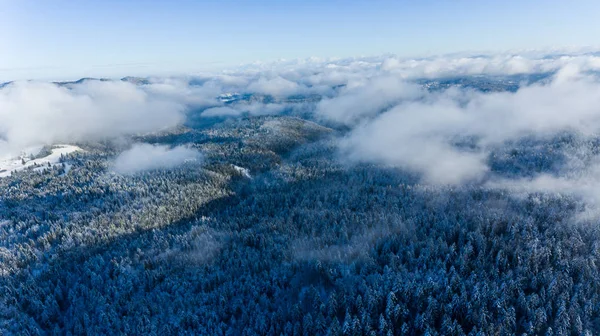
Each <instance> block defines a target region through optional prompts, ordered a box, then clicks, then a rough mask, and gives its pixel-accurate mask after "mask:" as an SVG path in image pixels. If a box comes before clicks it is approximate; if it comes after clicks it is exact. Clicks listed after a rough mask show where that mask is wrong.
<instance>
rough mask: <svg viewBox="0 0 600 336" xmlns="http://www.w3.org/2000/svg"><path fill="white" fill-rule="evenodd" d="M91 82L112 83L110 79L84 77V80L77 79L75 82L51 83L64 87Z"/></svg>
mask: <svg viewBox="0 0 600 336" xmlns="http://www.w3.org/2000/svg"><path fill="white" fill-rule="evenodd" d="M92 81H100V82H110V81H112V79H108V78H91V77H84V78H81V79H78V80H76V81H65V82H52V83H54V84H56V85H59V86H64V85H73V84H82V83H84V82H92Z"/></svg>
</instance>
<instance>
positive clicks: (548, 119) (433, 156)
mask: <svg viewBox="0 0 600 336" xmlns="http://www.w3.org/2000/svg"><path fill="white" fill-rule="evenodd" d="M372 82H374V81H372ZM365 91H368V89H363V90H362V91H358V92H356V93H355V94H354V96H353V97H355V99H354V100H352V101H353V103H349V104H346V105H343V104H339V105H338V106H336V108H337V109H331V110H329V111H327V112H328V114H325V115H328V116H331V118H332V119H334V120H338V121H339V120H343V121H350V122H352V121H355V120H356V119H357V118H356V116H357V115H358V116H367V117H368V118H367V119H366V120H364V121H362V122H360V123H359V124H357V126H355V127H354V128H353V130H352V131H351V132H350V133H349V135H348V136H347V137H345V138H344V139H342V140H341V142H340V148H341V149H342V152H343V153H344V154H346V156H347V157H349V158H350V159H352V160H357V161H372V162H380V163H386V164H392V165H395V166H398V167H402V168H405V169H409V170H413V171H417V172H419V173H422V174H423V177H424V178H425V180H427V181H428V182H433V183H451V184H456V183H463V182H465V181H472V180H477V179H479V178H481V177H483V176H484V175H485V174H486V172H487V171H488V170H489V169H488V167H487V166H486V163H485V158H486V156H487V155H488V154H489V150H490V148H491V147H492V146H497V145H500V144H502V143H503V142H505V141H507V140H517V139H519V138H521V137H522V136H525V135H537V136H542V135H544V136H545V135H549V134H554V133H556V132H560V131H565V130H566V131H576V132H579V133H581V134H584V135H592V134H594V133H595V132H598V131H599V130H600V83H599V82H598V81H597V80H596V79H595V78H594V77H592V76H586V75H583V74H581V73H580V72H578V70H577V69H576V68H573V67H570V66H569V67H565V68H563V69H562V70H561V71H559V72H558V73H557V74H556V75H555V76H554V78H553V80H552V81H551V82H550V83H549V84H533V85H530V86H526V87H523V88H521V89H520V90H518V91H517V92H515V93H511V92H501V93H480V92H472V91H465V90H447V91H444V92H441V93H427V94H425V95H423V96H422V97H420V98H419V99H413V100H410V99H409V100H407V101H400V102H399V103H398V105H396V106H395V107H394V108H391V109H390V110H388V111H386V112H383V113H376V111H375V109H377V108H379V109H380V108H381V107H382V102H384V101H386V99H385V98H379V97H378V96H377V95H364V94H362V92H365ZM342 97H343V99H351V98H346V97H344V95H343V94H342V95H341V96H340V99H342ZM335 100H336V99H333V100H332V101H335ZM354 104H357V105H360V107H358V108H357V107H355V106H354ZM370 108H371V109H373V110H369V109H370ZM318 111H319V110H318ZM322 111H323V110H321V112H322ZM356 111H359V113H357V112H356ZM321 114H323V113H321ZM344 118H346V119H344ZM350 124H351V123H350ZM465 137H470V138H471V139H477V145H478V147H477V148H476V149H470V150H463V149H458V148H456V146H453V145H452V142H453V141H455V140H456V139H460V138H465Z"/></svg>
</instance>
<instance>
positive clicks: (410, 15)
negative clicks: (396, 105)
mask: <svg viewBox="0 0 600 336" xmlns="http://www.w3.org/2000/svg"><path fill="white" fill-rule="evenodd" d="M597 13H600V2H598V1H595V0H571V1H558V0H529V1H516V0H505V1H486V0H480V1H473V0H452V1H450V0H447V1H434V0H421V1H403V0H397V1H388V0H372V1H355V0H347V1H327V0H322V1H314V0H304V1H297V0H287V1H274V0H257V1H228V0H224V1H216V0H214V1H200V0H197V1H191V0H172V1H163V0H160V1H159V0H120V1H117V0H102V1H96V0H88V1H84V0H0V30H1V32H2V33H1V34H0V81H4V80H14V79H75V78H80V77H84V76H106V77H120V76H125V75H165V74H183V73H194V72H198V71H205V70H212V69H219V68H224V67H229V66H234V65H237V64H242V63H248V62H253V61H271V60H276V59H280V58H286V59H290V58H305V57H310V56H317V57H350V56H363V55H378V54H384V53H394V54H397V55H400V56H420V55H430V54H439V53H451V52H461V51H494V50H506V49H529V48H548V47H562V46H590V45H597V44H598V42H597V41H598V40H597V37H598V36H600V24H599V23H598V21H597Z"/></svg>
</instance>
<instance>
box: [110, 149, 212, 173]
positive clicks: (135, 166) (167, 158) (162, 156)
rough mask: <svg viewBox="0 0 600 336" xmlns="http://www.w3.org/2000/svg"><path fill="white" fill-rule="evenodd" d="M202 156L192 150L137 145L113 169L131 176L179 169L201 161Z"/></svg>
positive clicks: (116, 162)
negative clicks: (155, 170)
mask: <svg viewBox="0 0 600 336" xmlns="http://www.w3.org/2000/svg"><path fill="white" fill-rule="evenodd" d="M201 157H202V156H201V154H200V153H199V152H198V151H196V150H194V149H191V148H188V147H184V146H178V147H174V148H170V147H168V146H159V145H150V144H135V145H133V146H132V147H131V148H130V149H128V150H126V151H124V152H122V153H121V154H119V156H117V158H116V159H115V161H114V163H113V166H112V169H113V170H114V171H116V172H118V173H120V174H125V175H130V174H135V173H138V172H142V171H147V170H154V169H169V168H174V167H177V166H179V165H181V164H183V163H184V162H186V161H191V160H200V159H201Z"/></svg>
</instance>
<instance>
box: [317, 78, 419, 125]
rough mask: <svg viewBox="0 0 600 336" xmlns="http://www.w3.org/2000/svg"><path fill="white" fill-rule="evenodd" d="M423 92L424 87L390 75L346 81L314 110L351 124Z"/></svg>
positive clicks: (328, 117) (331, 118)
mask: <svg viewBox="0 0 600 336" xmlns="http://www.w3.org/2000/svg"><path fill="white" fill-rule="evenodd" d="M424 94H425V91H424V90H423V89H422V88H421V87H419V86H417V85H416V84H409V83H407V82H405V81H403V80H401V79H400V78H397V77H391V76H383V77H378V78H374V79H367V80H363V81H361V82H350V83H349V86H348V87H346V89H345V90H343V91H342V92H341V93H340V94H339V95H338V96H337V97H334V98H331V99H324V100H322V101H321V102H319V104H318V105H317V109H316V114H317V115H318V116H320V117H323V118H326V119H330V120H333V121H336V122H339V123H343V124H347V125H351V124H354V123H356V122H358V121H360V120H361V119H363V118H365V117H373V116H375V115H376V114H378V113H379V112H381V111H382V110H383V109H386V108H390V107H392V106H394V105H396V104H398V103H399V102H400V101H402V100H404V99H410V100H413V99H416V98H418V97H421V96H423V95H424Z"/></svg>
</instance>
